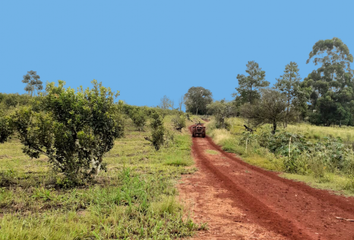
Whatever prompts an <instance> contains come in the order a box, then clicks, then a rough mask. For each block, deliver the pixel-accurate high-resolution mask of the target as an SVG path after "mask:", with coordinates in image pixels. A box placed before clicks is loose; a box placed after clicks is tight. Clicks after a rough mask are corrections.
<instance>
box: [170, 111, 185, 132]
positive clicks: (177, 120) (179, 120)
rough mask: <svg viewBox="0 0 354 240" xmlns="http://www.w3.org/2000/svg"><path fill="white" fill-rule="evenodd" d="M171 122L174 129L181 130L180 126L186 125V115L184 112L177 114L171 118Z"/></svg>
mask: <svg viewBox="0 0 354 240" xmlns="http://www.w3.org/2000/svg"><path fill="white" fill-rule="evenodd" d="M172 123H173V126H174V128H175V129H177V130H180V131H181V130H182V128H185V127H186V117H185V116H184V114H181V113H179V114H177V115H176V116H175V117H174V118H172Z"/></svg>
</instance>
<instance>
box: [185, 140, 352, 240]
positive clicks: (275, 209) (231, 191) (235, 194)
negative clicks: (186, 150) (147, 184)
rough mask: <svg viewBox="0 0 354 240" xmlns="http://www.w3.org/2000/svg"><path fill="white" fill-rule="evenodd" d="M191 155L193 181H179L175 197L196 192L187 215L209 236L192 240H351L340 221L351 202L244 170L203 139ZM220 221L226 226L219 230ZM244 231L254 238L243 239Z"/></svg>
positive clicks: (346, 224) (346, 223) (250, 168)
mask: <svg viewBox="0 0 354 240" xmlns="http://www.w3.org/2000/svg"><path fill="white" fill-rule="evenodd" d="M207 150H213V151H214V153H216V154H210V151H209V153H208V152H207ZM192 152H193V156H194V159H195V161H196V164H197V167H198V168H199V172H198V173H197V174H199V177H198V176H193V175H192V176H191V177H190V178H189V179H185V180H184V181H186V183H184V185H183V183H182V185H181V187H180V192H182V195H185V197H188V196H193V194H194V195H195V193H193V192H189V193H188V192H186V190H189V191H196V192H197V196H198V198H199V200H198V198H197V199H196V206H195V209H194V210H193V212H194V214H195V215H196V217H197V218H199V220H203V221H205V222H208V223H209V229H210V230H211V231H209V232H205V233H202V232H200V233H199V235H198V237H197V238H196V239H297V240H306V239H316V240H317V239H331V240H337V239H338V240H342V239H343V240H344V239H351V240H354V222H350V221H346V219H354V198H346V197H344V196H337V195H333V194H331V193H330V192H328V191H325V190H319V189H313V188H311V187H309V186H307V185H305V184H303V183H300V182H295V181H291V180H287V179H284V178H281V177H279V176H278V175H277V173H274V172H270V171H266V170H263V169H261V168H258V167H255V166H252V165H249V164H247V163H245V162H243V161H242V160H241V159H240V158H239V157H237V156H236V155H235V154H231V153H226V152H224V151H222V150H221V148H220V147H219V146H217V145H215V144H214V143H213V141H212V139H210V138H209V137H206V138H193V146H192ZM198 184H199V185H198ZM196 185H197V186H196ZM203 201H206V202H205V204H203ZM217 204H219V205H217ZM196 207H199V208H201V209H202V212H200V211H199V212H198V209H197V208H196ZM216 213H217V214H216ZM208 215H209V216H208ZM216 216H217V217H216ZM230 216H231V217H230ZM245 216H246V217H245ZM338 217H339V218H340V219H338ZM218 219H219V220H218ZM220 219H224V220H225V219H229V221H227V220H225V221H224V220H223V221H224V223H223V224H221V223H222V221H221V220H220ZM230 219H231V220H230ZM235 219H236V220H235ZM197 221H198V219H197ZM252 224H253V225H252ZM215 225H217V227H215ZM240 227H241V228H242V227H243V228H244V229H245V231H243V230H242V229H241V228H240ZM212 231H214V233H213V232H212ZM250 231H253V233H254V232H256V233H257V235H256V236H255V235H254V234H253V235H252V236H251V235H247V234H249V233H250Z"/></svg>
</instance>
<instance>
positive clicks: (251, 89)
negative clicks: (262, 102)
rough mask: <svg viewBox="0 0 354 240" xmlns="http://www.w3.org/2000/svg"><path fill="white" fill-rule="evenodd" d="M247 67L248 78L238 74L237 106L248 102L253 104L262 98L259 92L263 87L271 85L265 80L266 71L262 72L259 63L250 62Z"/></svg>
mask: <svg viewBox="0 0 354 240" xmlns="http://www.w3.org/2000/svg"><path fill="white" fill-rule="evenodd" d="M246 66H247V69H246V73H248V76H245V75H243V74H238V75H237V77H236V78H237V80H238V87H237V88H235V89H236V91H237V93H235V94H234V96H235V97H236V99H235V101H236V103H237V105H242V104H244V103H247V102H248V103H251V104H253V103H254V102H255V101H257V100H258V99H259V98H260V92H259V90H260V89H261V88H263V87H268V86H269V84H270V83H269V82H268V81H266V80H265V71H262V68H260V67H259V65H258V63H256V62H255V61H249V62H248V63H247V64H246Z"/></svg>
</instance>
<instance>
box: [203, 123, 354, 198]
mask: <svg viewBox="0 0 354 240" xmlns="http://www.w3.org/2000/svg"><path fill="white" fill-rule="evenodd" d="M227 122H228V123H229V124H230V131H228V130H226V129H217V128H216V127H215V120H213V121H211V122H210V123H209V124H208V125H207V126H208V128H207V130H208V135H209V136H211V137H212V138H213V140H214V141H215V142H216V143H217V144H218V145H220V146H222V148H223V149H224V150H225V151H228V152H232V153H236V154H238V155H240V156H241V158H242V159H243V160H245V161H246V162H248V163H250V164H252V165H256V166H259V167H262V168H264V169H268V170H271V171H276V172H283V174H282V176H283V177H286V178H290V179H294V180H299V181H304V182H307V183H308V184H310V185H311V186H314V187H318V188H323V189H329V190H336V191H339V192H341V193H344V194H346V195H354V177H353V176H354V151H353V139H352V137H351V136H352V134H354V128H353V127H341V128H340V127H317V126H312V125H310V124H305V123H302V124H297V125H288V127H287V128H283V127H282V128H280V129H278V130H277V132H276V133H275V134H272V128H273V126H272V125H270V124H265V125H263V126H262V127H259V128H257V130H256V131H254V132H253V133H251V132H249V131H246V130H245V127H244V125H245V124H246V123H247V119H242V118H236V117H234V118H229V119H227ZM327 129H329V130H328V131H327ZM324 130H326V131H324Z"/></svg>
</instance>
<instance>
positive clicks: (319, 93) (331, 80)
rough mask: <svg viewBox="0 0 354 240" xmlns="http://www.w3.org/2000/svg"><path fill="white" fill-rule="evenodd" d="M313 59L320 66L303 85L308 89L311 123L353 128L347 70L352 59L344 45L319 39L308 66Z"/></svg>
mask: <svg viewBox="0 0 354 240" xmlns="http://www.w3.org/2000/svg"><path fill="white" fill-rule="evenodd" d="M322 55H324V56H322ZM312 58H313V62H314V63H315V65H317V64H320V65H321V66H320V67H319V68H318V69H316V70H314V71H312V72H311V73H310V74H309V75H308V76H307V77H306V78H305V79H304V82H303V83H302V87H304V88H305V87H309V88H310V89H311V90H310V91H311V93H310V106H309V109H310V110H311V113H310V115H309V120H310V122H311V123H314V124H324V125H331V124H350V125H353V123H354V122H353V114H352V113H353V110H354V89H353V88H354V85H353V70H351V69H350V63H352V62H353V56H352V55H351V54H350V52H349V49H348V47H347V45H345V44H344V43H343V42H342V41H341V40H340V39H339V38H332V39H327V40H320V41H318V42H317V43H315V45H314V46H313V50H312V51H311V52H310V54H309V59H308V60H307V63H309V61H310V60H311V59H312Z"/></svg>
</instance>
